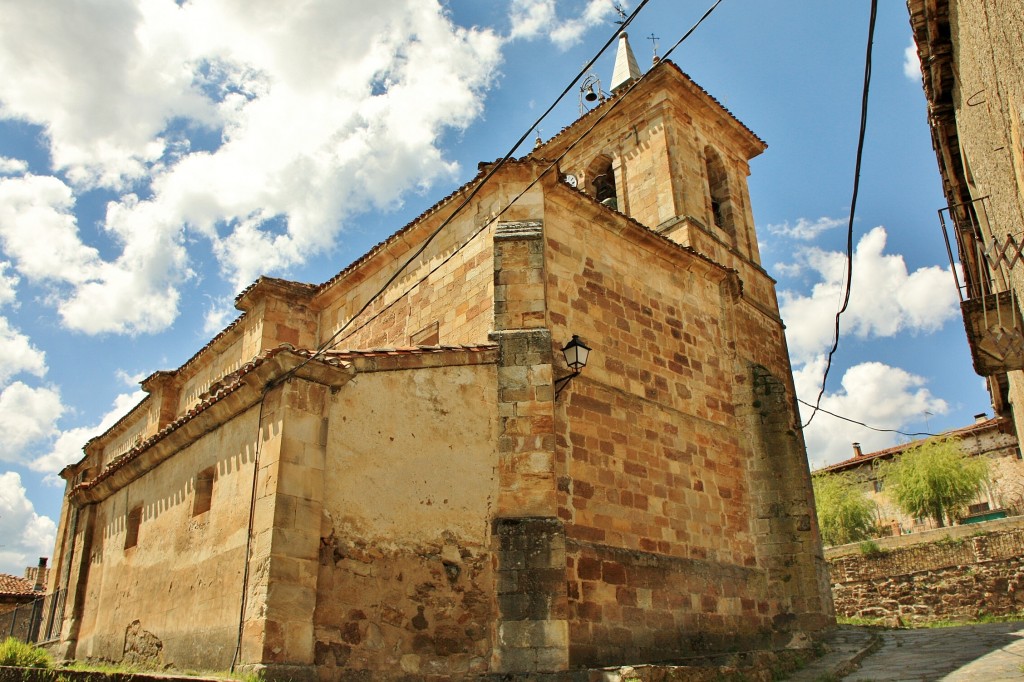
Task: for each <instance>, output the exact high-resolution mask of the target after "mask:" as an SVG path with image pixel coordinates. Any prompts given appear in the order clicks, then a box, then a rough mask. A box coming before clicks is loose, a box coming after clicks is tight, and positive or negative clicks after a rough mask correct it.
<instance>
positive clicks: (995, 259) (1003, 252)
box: [939, 197, 1024, 376]
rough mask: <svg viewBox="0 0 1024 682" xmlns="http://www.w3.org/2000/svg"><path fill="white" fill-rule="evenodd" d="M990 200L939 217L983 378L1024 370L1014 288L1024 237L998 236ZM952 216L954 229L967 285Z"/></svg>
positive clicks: (1023, 332) (1022, 328)
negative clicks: (959, 271)
mask: <svg viewBox="0 0 1024 682" xmlns="http://www.w3.org/2000/svg"><path fill="white" fill-rule="evenodd" d="M987 199H988V197H982V198H980V199H975V200H974V201H971V202H969V203H966V204H959V205H956V206H947V207H946V208H943V209H941V210H940V211H939V224H940V226H941V227H942V236H943V238H944V239H945V241H946V252H947V253H948V254H949V262H950V265H951V266H952V271H953V279H954V280H955V281H956V287H957V291H958V292H959V294H960V311H961V312H962V313H963V316H964V327H965V329H966V331H967V340H968V342H969V344H970V347H971V356H972V359H973V360H974V370H975V371H976V372H977V373H978V374H980V375H981V376H992V375H994V374H1001V373H1005V372H1010V371H1014V370H1021V369H1024V323H1022V321H1021V312H1020V306H1019V305H1018V302H1017V296H1016V295H1015V291H1014V289H1013V287H1012V285H1011V282H1012V281H1013V280H1012V277H1013V273H1014V270H1015V269H1016V268H1018V267H1021V265H1022V263H1024V235H1017V236H1014V235H1012V234H1008V235H1003V236H998V235H995V234H993V232H992V229H991V225H990V223H989V220H988V205H987ZM946 215H949V217H950V221H951V222H952V223H953V226H954V234H955V237H956V246H957V251H958V253H959V256H960V263H959V264H960V267H961V268H962V273H963V282H962V283H961V281H960V277H959V275H958V274H957V262H956V259H955V257H954V255H953V249H952V246H951V244H950V239H949V230H948V228H947V222H946Z"/></svg>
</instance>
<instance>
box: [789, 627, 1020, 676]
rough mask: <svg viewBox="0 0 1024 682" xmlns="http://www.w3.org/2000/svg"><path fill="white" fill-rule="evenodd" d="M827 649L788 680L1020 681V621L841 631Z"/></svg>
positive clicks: (834, 635) (833, 636)
mask: <svg viewBox="0 0 1024 682" xmlns="http://www.w3.org/2000/svg"><path fill="white" fill-rule="evenodd" d="M827 644H828V646H829V648H830V649H831V651H830V652H829V653H828V654H826V655H825V656H823V657H822V658H820V659H819V660H817V661H815V663H813V664H811V665H809V666H808V667H806V668H804V669H803V670H801V671H799V672H798V673H796V674H794V675H792V676H790V677H789V678H787V679H789V680H791V681H794V682H816V681H823V680H839V679H841V680H843V681H844V682H922V681H926V682H932V681H933V680H943V681H946V682H969V681H970V682H974V681H979V682H980V681H982V680H983V681H985V682H1001V681H1003V680H1024V623H1022V622H1015V623H984V624H977V625H963V626H959V627H949V628H932V629H917V630H873V629H869V628H852V627H844V628H840V629H839V630H837V631H836V632H835V633H833V635H832V636H831V637H830V638H829V640H828V642H827ZM847 671H848V672H847ZM844 672H845V673H846V674H845V675H844V674H843V673H844Z"/></svg>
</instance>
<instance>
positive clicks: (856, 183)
mask: <svg viewBox="0 0 1024 682" xmlns="http://www.w3.org/2000/svg"><path fill="white" fill-rule="evenodd" d="M877 14H878V0H871V19H870V21H869V22H868V45H867V50H866V54H865V56H864V88H863V91H862V94H861V103H860V132H859V134H858V137H857V162H856V164H855V166H854V171H853V197H852V198H851V199H850V221H849V224H848V226H847V229H846V281H845V283H844V285H843V288H844V290H845V291H844V294H843V304H842V305H841V306H840V307H839V310H838V311H837V312H836V323H835V330H834V332H833V337H832V349H831V350H830V351H829V352H828V360H827V361H826V362H825V372H824V374H822V377H821V390H819V391H818V399H817V400H815V402H814V405H813V406H811V407H813V408H814V410H813V411H812V412H811V416H810V417H808V419H807V421H806V422H804V424H803V426H801V428H807V427H808V426H810V424H811V422H812V421H813V420H814V416H815V415H816V414H818V411H819V410H821V399H822V397H823V396H824V395H825V384H826V382H827V381H828V372H829V370H830V369H832V356H833V355H835V354H836V350H837V349H838V348H839V317H840V316H841V315H842V314H843V313H845V312H846V308H847V307H848V306H849V305H850V293H851V290H852V288H853V218H854V215H855V214H856V212H857V195H858V194H859V192H860V167H861V159H862V157H863V155H864V137H865V131H866V130H867V125H868V91H869V90H870V87H871V49H872V47H873V45H874V39H875V17H876V16H877Z"/></svg>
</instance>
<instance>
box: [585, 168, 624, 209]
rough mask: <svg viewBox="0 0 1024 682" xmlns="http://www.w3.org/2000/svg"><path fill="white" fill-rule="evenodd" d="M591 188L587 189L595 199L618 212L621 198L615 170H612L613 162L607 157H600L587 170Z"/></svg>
mask: <svg viewBox="0 0 1024 682" xmlns="http://www.w3.org/2000/svg"><path fill="white" fill-rule="evenodd" d="M587 178H588V184H589V187H588V188H587V189H588V190H589V191H590V193H591V194H592V195H593V196H594V198H595V199H597V200H598V201H600V202H601V203H602V204H604V205H605V206H608V207H610V208H614V209H615V210H618V208H619V198H618V191H617V189H616V187H615V170H614V169H613V168H612V160H611V159H610V158H608V157H607V156H600V157H598V158H596V159H594V161H593V163H591V164H590V168H588V169H587Z"/></svg>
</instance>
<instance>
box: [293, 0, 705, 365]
mask: <svg viewBox="0 0 1024 682" xmlns="http://www.w3.org/2000/svg"><path fill="white" fill-rule="evenodd" d="M721 3H722V0H716V2H715V3H714V4H713V5H711V7H709V8H708V10H707V11H706V12H704V14H703V15H702V16H701V18H700V19H698V20H697V22H696V23H695V24H694V25H693V26H691V27H690V29H689V30H688V31H687V32H686V33H684V34H683V36H682V37H681V38H679V40H677V41H676V42H675V44H674V45H672V47H670V48H669V49H668V51H667V52H665V55H664V56H663V57H662V59H667V58H668V57H669V55H671V54H672V52H673V51H674V50H675V49H676V48H677V47H679V45H681V44H682V43H683V41H685V40H686V39H687V38H689V37H690V35H691V34H692V33H693V32H694V31H696V30H697V27H698V26H700V25H701V24H702V23H703V22H704V20H705V19H707V18H708V17H709V16H711V13H712V12H714V11H715V8H717V7H718V6H719V5H720V4H721ZM639 10H640V7H637V11H639ZM635 14H636V12H634V16H635ZM630 20H632V17H630ZM620 30H621V29H620ZM605 47H607V45H606V46H605ZM602 51H603V49H602ZM591 63H593V60H591ZM648 73H650V72H649V71H648ZM646 76H647V74H644V75H642V76H641V77H640V78H638V79H636V80H635V81H633V82H632V83H630V84H629V86H628V87H627V88H626V89H625V90H623V92H622V93H621V94H620V95H617V96H616V97H615V99H614V100H613V101H612V102H611V104H610V105H609V107H608V108H607V109H606V110H605V111H604V112H603V113H602V114H601V115H600V116H599V117H598V118H597V119H596V120H595V121H594V122H593V123H592V124H591V125H590V127H589V128H587V129H586V130H584V131H583V132H582V133H580V134H579V136H578V137H577V138H576V139H575V140H573V141H572V143H571V144H569V145H568V146H567V147H566V148H565V150H564V151H563V152H562V153H561V154H559V155H558V157H557V158H555V159H554V160H553V161H551V162H550V163H549V164H548V166H547V167H546V168H545V169H544V170H543V171H541V172H540V173H539V174H538V175H537V177H536V178H534V180H533V181H531V182H530V183H529V184H528V185H527V186H526V187H525V188H524V189H522V190H521V191H520V192H519V193H518V194H517V195H516V196H515V197H513V198H512V200H511V201H509V202H508V204H507V205H506V206H505V208H503V209H501V210H500V211H499V212H498V214H497V215H495V216H494V217H493V218H491V219H490V220H488V221H487V222H486V223H484V224H483V225H482V226H480V228H479V229H478V230H476V231H475V232H473V234H471V235H470V236H469V237H468V238H467V239H466V240H465V241H464V242H463V243H462V244H461V245H459V246H458V247H457V248H456V249H454V250H453V251H452V253H451V254H449V255H448V256H447V257H446V258H445V259H444V260H442V261H441V262H440V263H438V264H437V265H436V266H434V268H432V269H431V270H430V271H429V272H427V273H425V274H424V275H423V276H422V277H420V278H419V279H417V280H416V281H415V282H413V283H412V284H411V285H410V286H409V287H408V288H407V289H406V290H405V291H404V292H402V294H401V295H399V296H396V297H395V299H394V300H393V301H391V302H390V303H388V304H387V305H385V306H384V307H383V308H381V309H380V310H378V311H377V312H376V313H374V314H373V315H372V316H370V317H368V318H367V319H366V320H364V321H363V323H362V324H360V325H359V326H358V327H356V328H355V329H353V330H351V331H350V332H349V333H348V334H346V335H345V336H344V337H342V338H340V339H338V338H337V337H338V335H339V333H340V332H341V331H344V330H345V328H347V327H348V326H349V325H350V324H351V323H352V321H353V320H354V319H355V317H356V316H358V315H359V314H361V313H362V312H363V311H365V310H366V308H367V307H369V305H370V303H371V302H372V300H373V299H371V301H369V302H367V304H366V305H365V306H363V308H362V309H361V310H360V311H359V313H357V314H356V315H355V316H353V317H352V318H350V319H349V321H348V322H347V323H346V324H345V325H344V327H342V329H340V330H339V332H336V333H335V334H334V335H333V336H332V337H331V339H329V340H328V342H327V343H326V344H324V346H322V347H321V350H329V349H328V348H327V346H328V345H329V344H331V343H332V342H333V344H334V345H333V346H331V348H334V347H336V346H337V345H338V344H341V343H343V342H344V341H345V340H347V339H349V338H351V337H352V336H353V335H355V334H357V333H358V332H359V331H360V330H362V329H364V328H365V327H366V326H367V325H369V324H370V323H371V322H373V321H374V320H375V319H377V318H378V317H380V316H381V315H383V314H384V313H385V312H387V311H388V310H390V309H391V307H392V306H394V305H396V304H397V303H398V302H399V301H401V300H402V299H404V298H405V297H406V296H408V295H409V293H411V292H412V290H413V289H415V288H416V287H418V286H419V285H420V284H422V283H423V282H424V280H426V279H427V278H428V277H430V275H432V274H434V273H435V272H437V270H439V269H440V268H441V267H442V266H443V265H445V264H446V263H447V262H448V261H450V260H451V259H452V258H454V257H455V256H456V254H458V253H459V252H460V251H462V250H463V249H464V248H466V246H468V245H469V244H470V243H471V242H472V241H473V240H474V239H475V238H476V237H477V236H478V235H479V234H480V233H481V232H483V231H484V230H486V229H487V228H489V227H490V226H491V225H492V224H494V222H495V221H497V220H498V219H499V218H501V216H503V215H504V214H505V212H506V211H508V210H509V209H510V208H511V207H512V206H514V205H515V203H516V202H517V201H519V199H521V198H522V197H523V195H525V194H526V193H527V192H529V191H530V190H531V189H533V187H534V186H536V184H537V183H538V182H540V180H541V178H543V177H544V176H545V175H547V174H548V173H549V172H551V171H552V170H553V169H554V168H556V167H557V166H558V164H559V163H560V162H561V161H562V159H564V158H565V156H566V155H567V154H568V153H569V152H571V151H572V150H573V149H575V148H576V146H577V145H579V143H580V142H582V141H583V140H584V139H586V137H587V136H588V135H589V134H590V133H591V132H592V131H593V130H594V128H596V127H597V126H598V125H599V124H600V123H601V122H602V121H603V120H604V119H605V118H607V117H608V116H609V115H610V114H611V113H612V112H613V111H615V108H616V107H618V106H619V104H621V103H622V101H623V100H624V99H625V98H626V95H628V94H629V93H630V92H631V91H632V90H633V88H635V87H637V86H638V85H639V84H640V83H641V82H642V81H643V79H644V78H645V77H646ZM577 79H578V77H577ZM563 94H564V93H563ZM488 177H490V175H488ZM485 180H486V178H485ZM463 205H465V204H463ZM460 208H461V206H460ZM441 227H444V225H442V226H441ZM438 229H439V230H440V229H441V228H438ZM406 265H408V262H407V263H406ZM403 267H404V266H403ZM391 281H394V278H392V280H391ZM380 293H382V292H378V293H377V294H376V295H375V297H376V296H379V295H380ZM335 339H337V340H336V341H335ZM319 352H320V351H318V353H319ZM314 357H315V356H314ZM312 359H313V358H312V357H310V358H309V360H307V361H306V362H309V361H310V360H312ZM304 364H306V363H305V362H303V363H302V365H304ZM302 365H299V367H301V366H302ZM297 369H298V367H296V370H297Z"/></svg>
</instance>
